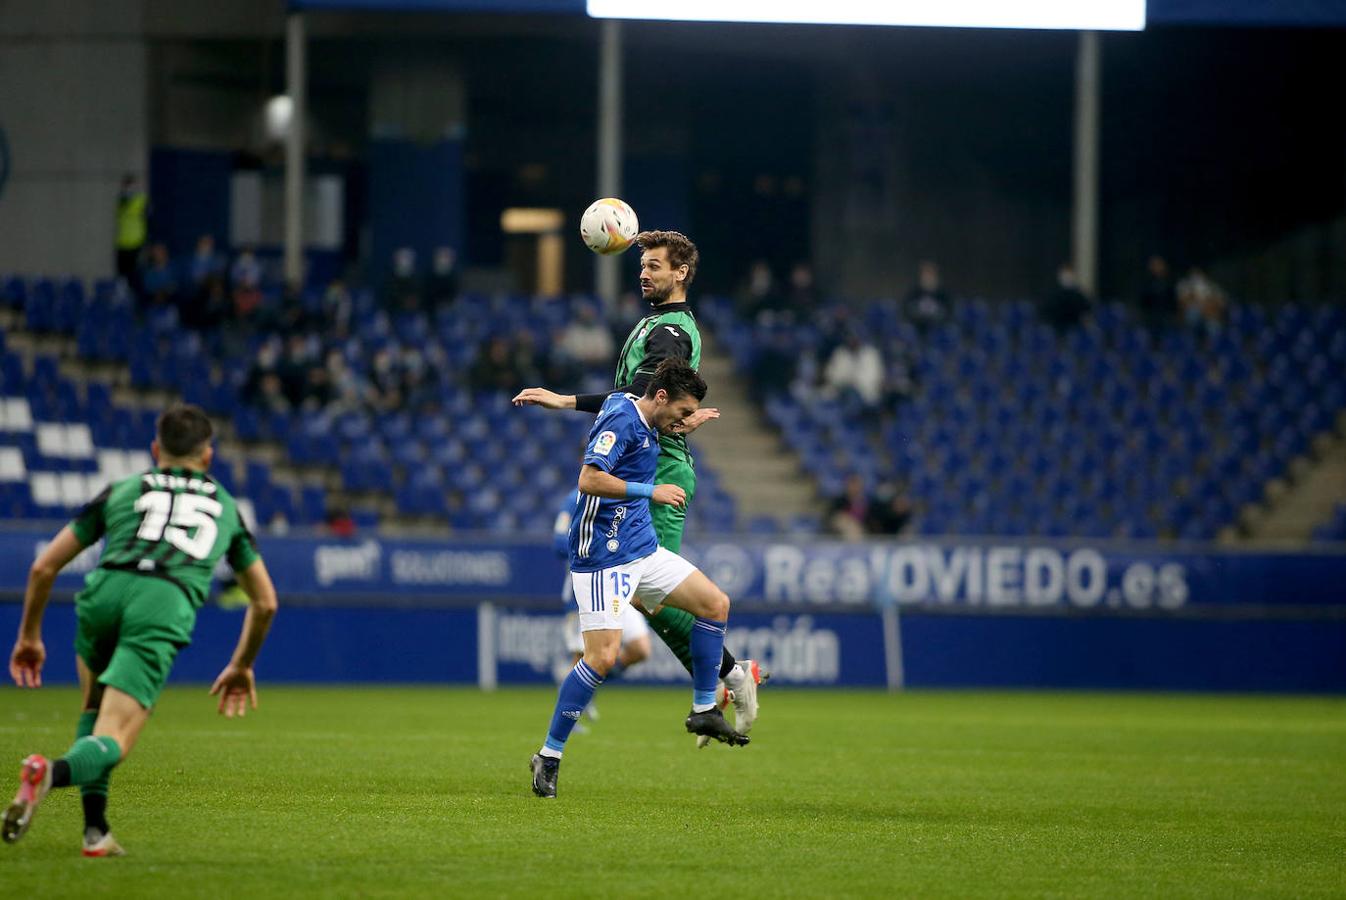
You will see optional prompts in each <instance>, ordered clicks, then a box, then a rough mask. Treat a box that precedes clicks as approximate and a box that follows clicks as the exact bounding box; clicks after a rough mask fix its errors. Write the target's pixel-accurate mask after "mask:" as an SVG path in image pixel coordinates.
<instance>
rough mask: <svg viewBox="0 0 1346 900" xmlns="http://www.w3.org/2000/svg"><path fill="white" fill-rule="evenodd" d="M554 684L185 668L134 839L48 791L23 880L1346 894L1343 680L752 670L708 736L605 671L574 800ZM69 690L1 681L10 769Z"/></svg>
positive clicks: (126, 890) (574, 761)
mask: <svg viewBox="0 0 1346 900" xmlns="http://www.w3.org/2000/svg"><path fill="white" fill-rule="evenodd" d="M553 697H554V693H553V691H552V690H550V689H542V688H538V689H511V690H501V691H499V692H497V693H494V694H483V693H479V692H478V691H476V690H470V689H437V688H394V689H375V688H331V689H310V688H295V687H275V686H270V685H266V684H263V686H262V694H261V703H262V706H261V709H260V710H258V712H257V713H256V714H250V715H249V716H248V717H247V718H246V719H245V720H243V721H226V720H224V719H222V718H218V717H217V716H216V715H215V714H214V707H213V705H212V703H211V701H210V700H209V698H207V697H206V696H205V691H204V688H201V687H194V686H186V687H176V688H173V689H171V690H169V691H168V692H167V693H166V694H165V696H164V698H163V702H162V704H161V705H160V707H159V709H158V711H157V712H156V713H155V716H154V718H153V720H152V721H151V722H150V724H149V727H148V728H147V729H146V732H145V734H144V736H143V738H142V742H141V745H140V746H139V747H138V748H137V749H136V751H135V753H134V754H133V755H132V756H131V758H130V760H129V761H128V762H127V763H125V764H124V765H123V766H122V767H121V768H120V769H118V770H117V771H116V772H115V773H114V775H113V779H112V800H111V804H110V807H109V818H110V820H111V822H112V824H113V831H114V833H115V834H116V835H117V836H118V838H119V839H120V840H121V842H122V843H123V844H124V845H125V846H126V848H127V850H128V852H129V855H128V856H126V857H124V858H122V859H115V860H85V859H82V858H81V857H80V856H79V834H80V827H81V826H80V817H79V799H78V795H77V794H75V793H74V792H73V791H63V792H58V793H57V794H55V795H53V796H52V797H50V798H49V799H48V801H47V802H46V803H45V804H44V806H43V808H42V809H41V810H40V812H39V814H38V817H37V819H36V820H35V823H34V825H33V828H32V830H31V831H30V832H29V834H28V835H27V837H26V838H25V839H24V840H23V841H22V842H21V843H19V844H18V845H15V846H0V885H4V888H3V891H4V893H5V895H7V896H16V897H17V896H24V897H84V896H116V897H147V896H163V897H183V896H232V897H249V898H253V897H286V898H297V897H320V896H321V897H329V896H342V897H347V896H351V897H405V896H427V897H428V896H446V895H447V896H531V897H540V896H545V897H556V896H560V897H564V896H586V897H588V896H601V897H609V896H692V895H699V896H709V895H716V896H737V897H788V896H820V897H821V896H827V897H835V896H918V897H934V896H948V897H979V896H980V897H1005V896H1033V897H1046V896H1056V897H1078V896H1096V897H1118V896H1143V897H1185V896H1192V897H1196V896H1205V897H1243V896H1282V897H1307V896H1332V895H1336V896H1346V699H1342V698H1284V697H1211V696H1181V695H1179V696H1172V695H1131V694H1120V695H1117V694H1041V693H971V692H969V693H943V692H911V693H906V694H897V695H887V694H881V693H862V692H845V693H843V692H822V691H785V690H772V689H770V688H766V689H764V691H763V706H762V709H763V713H762V718H761V720H760V721H759V724H758V727H757V729H756V730H755V731H754V733H753V738H754V741H753V744H752V746H750V747H747V748H744V749H730V748H727V747H720V746H715V747H712V748H709V749H707V750H704V751H699V752H698V751H697V750H695V748H694V746H693V739H692V738H691V737H690V736H687V735H685V734H683V733H682V718H683V716H684V714H685V712H686V706H687V692H686V691H681V690H679V691H673V690H643V689H636V688H621V687H613V688H609V689H605V690H604V691H601V692H600V694H599V706H600V710H601V712H602V719H601V720H600V721H599V722H598V723H597V725H596V727H595V728H594V730H593V733H591V734H588V735H583V736H576V737H575V738H573V739H572V741H571V744H570V749H569V751H568V752H567V754H566V758H565V763H564V764H563V766H562V769H561V781H560V794H561V796H560V798H559V799H558V800H555V801H542V800H538V799H536V798H534V797H533V796H532V795H531V794H530V792H529V788H528V772H527V769H526V763H527V760H528V757H529V756H530V754H531V753H532V752H533V751H534V750H535V749H536V748H537V746H538V744H539V742H540V741H541V738H542V735H543V731H544V730H545V725H546V722H547V719H548V717H549V715H550V712H551V706H552V701H553ZM76 705H77V698H76V695H75V693H74V692H73V691H72V690H70V689H68V688H66V689H50V688H46V689H43V690H41V691H28V692H21V691H19V690H16V689H13V688H6V689H0V761H3V762H4V764H5V765H6V766H10V767H11V769H10V770H7V771H6V772H5V774H4V777H5V779H6V781H5V782H3V785H4V790H5V791H6V799H7V797H8V792H9V791H10V790H11V787H10V785H11V784H12V783H13V782H11V781H10V780H9V779H10V778H11V777H13V776H12V775H11V774H9V773H10V772H11V771H12V773H13V775H17V770H18V765H17V763H18V761H19V760H20V758H21V757H22V756H23V755H25V754H26V753H28V752H31V751H34V750H37V751H42V752H45V753H48V754H59V753H60V752H61V751H63V750H64V748H65V747H66V746H67V745H68V744H69V742H70V737H71V734H72V732H73V729H74V724H75V715H74V708H75V706H76Z"/></svg>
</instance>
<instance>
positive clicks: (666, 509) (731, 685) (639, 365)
mask: <svg viewBox="0 0 1346 900" xmlns="http://www.w3.org/2000/svg"><path fill="white" fill-rule="evenodd" d="M636 244H637V245H638V246H639V247H640V250H641V256H640V292H641V294H642V296H644V298H645V299H646V300H647V301H648V302H649V303H650V305H651V307H652V312H651V313H650V314H649V315H647V316H645V317H644V318H643V319H641V320H640V321H639V322H637V323H636V325H635V327H634V328H632V329H631V333H630V335H628V336H627V338H626V343H625V344H624V345H623V346H622V352H621V356H620V357H619V358H618V360H617V374H616V378H615V379H614V381H613V387H614V389H615V390H616V391H617V392H619V393H631V394H635V395H636V396H641V395H643V394H644V393H645V388H646V386H647V385H648V384H649V381H650V378H651V377H652V376H653V374H654V372H655V369H656V368H658V366H659V364H660V363H661V362H663V361H664V360H666V359H678V360H683V361H684V362H686V363H687V364H688V365H689V366H691V368H692V369H693V370H695V369H698V368H700V366H701V332H700V330H699V329H698V328H697V324H696V317H695V316H694V315H692V310H691V307H690V306H689V305H688V303H687V288H688V286H690V285H691V283H692V279H693V278H695V277H696V265H697V262H698V261H699V260H700V253H699V252H698V251H697V249H696V245H695V244H693V243H692V242H691V241H690V240H688V238H687V237H686V236H685V235H682V234H680V233H678V232H676V231H642V232H641V233H640V234H638V235H636ZM607 398H608V395H607V394H579V395H576V394H558V393H556V392H554V391H550V390H547V389H546V388H528V389H526V390H523V391H520V392H519V394H518V395H517V396H516V397H515V398H514V404H515V405H516V406H523V405H536V406H541V407H544V408H546V409H575V410H579V411H581V412H590V413H596V412H598V411H599V410H600V408H602V406H603V404H604V403H605V402H606V401H607ZM719 415H720V414H719V411H718V410H716V409H711V408H706V409H698V410H697V411H696V412H695V413H694V414H692V415H691V416H689V417H688V418H687V420H686V421H684V422H682V423H680V424H679V425H678V426H677V428H676V429H675V430H673V431H670V432H669V433H666V434H663V435H661V436H660V438H659V467H658V472H657V473H656V478H655V480H656V481H658V482H660V483H662V484H676V485H678V486H679V487H681V488H682V489H683V491H684V492H685V493H686V495H687V503H690V502H691V500H692V497H693V496H694V495H695V494H696V468H695V465H694V462H693V459H692V452H691V450H690V449H689V448H688V446H687V435H689V434H691V433H692V432H693V431H695V430H696V429H697V428H699V427H700V426H701V425H703V424H705V423H706V422H708V421H710V420H711V419H715V418H718V417H719ZM650 516H651V518H652V520H653V522H654V530H655V534H656V535H657V536H658V539H659V546H661V547H663V548H665V549H667V550H671V551H673V552H674V553H678V552H680V551H681V550H682V532H683V527H684V526H685V525H686V522H687V508H686V504H682V505H677V506H674V505H671V504H663V505H656V506H654V507H652V508H651V510H650ZM646 618H647V619H649V621H650V624H651V626H652V627H653V630H654V632H655V634H657V635H659V638H660V639H661V640H662V641H663V642H664V643H665V644H667V645H668V648H669V649H670V650H672V651H673V655H674V656H676V657H677V658H678V660H679V661H680V662H681V663H682V665H683V667H684V668H685V669H687V671H688V672H691V671H692V657H691V636H692V623H693V621H694V617H693V616H691V615H689V614H687V613H686V612H683V611H682V610H680V609H674V608H673V607H664V609H663V610H661V611H659V612H658V613H656V614H655V615H653V616H650V615H648V614H646ZM766 677H769V676H767V675H766V674H764V673H763V672H762V670H761V667H760V666H759V665H758V664H757V663H756V662H755V661H753V660H750V659H745V660H742V661H741V662H736V661H735V659H734V656H733V654H731V653H730V652H729V651H728V650H727V649H726V650H725V651H724V658H723V659H722V660H721V663H720V678H721V679H723V681H724V687H723V689H722V692H721V694H720V701H721V705H722V706H723V705H724V704H725V703H728V702H731V701H732V702H733V704H734V724H735V727H737V728H738V730H739V731H741V732H742V733H744V734H747V733H748V732H749V731H751V730H752V726H753V722H754V721H756V719H757V712H758V703H757V686H758V685H759V684H760V683H761V682H762V681H763V680H764V679H765V678H766ZM708 742H709V741H708V740H706V739H701V738H698V740H697V746H700V747H704V746H706V744H707V743H708Z"/></svg>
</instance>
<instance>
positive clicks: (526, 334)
mask: <svg viewBox="0 0 1346 900" xmlns="http://www.w3.org/2000/svg"><path fill="white" fill-rule="evenodd" d="M510 355H511V356H512V357H513V360H514V372H515V373H516V374H517V375H518V376H519V380H520V381H521V382H522V383H525V384H527V383H531V382H535V381H545V380H546V378H545V376H546V374H548V373H549V371H550V365H549V361H548V359H547V355H546V354H545V353H543V352H542V350H541V349H540V348H539V347H538V345H537V339H536V338H535V337H533V333H532V332H531V331H521V332H519V333H518V334H517V335H516V336H515V338H514V344H513V347H512V348H511V351H510Z"/></svg>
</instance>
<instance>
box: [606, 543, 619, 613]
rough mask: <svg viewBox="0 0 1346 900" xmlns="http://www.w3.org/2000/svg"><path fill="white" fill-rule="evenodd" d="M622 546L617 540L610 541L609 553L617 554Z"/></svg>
mask: <svg viewBox="0 0 1346 900" xmlns="http://www.w3.org/2000/svg"><path fill="white" fill-rule="evenodd" d="M620 546H621V543H620V542H619V541H616V540H611V541H608V552H609V553H616V552H617V548H618V547H620ZM614 611H615V610H614Z"/></svg>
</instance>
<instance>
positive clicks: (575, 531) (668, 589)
mask: <svg viewBox="0 0 1346 900" xmlns="http://www.w3.org/2000/svg"><path fill="white" fill-rule="evenodd" d="M705 396H706V383H705V382H704V381H702V380H701V376H699V375H697V374H696V371H695V370H693V369H692V368H691V367H690V366H688V365H687V363H685V362H683V361H682V360H677V359H667V360H664V362H662V363H660V365H659V368H658V370H657V371H655V373H654V377H653V378H651V379H650V382H649V384H648V385H647V386H646V388H645V395H644V396H643V397H637V396H635V395H634V394H622V393H616V394H612V395H611V396H609V397H608V399H607V401H606V402H605V403H604V404H603V409H602V411H601V412H600V413H599V415H598V419H597V420H596V421H595V422H594V427H593V430H592V431H590V432H589V446H588V450H587V451H586V452H585V454H584V466H583V468H582V469H581V470H580V478H579V494H580V496H579V501H580V502H579V504H578V506H577V509H576V515H575V516H574V519H573V520H572V522H571V523H570V583H571V587H572V589H573V590H574V592H575V602H576V603H577V604H578V606H579V611H580V630H581V632H583V635H584V658H583V659H581V660H580V661H579V662H578V663H576V664H575V668H574V669H572V670H571V671H570V674H569V675H567V676H566V679H565V681H564V682H563V683H562V684H561V689H560V691H559V692H558V695H557V698H556V709H555V712H554V713H553V715H552V720H551V726H550V728H548V730H547V738H546V741H545V742H544V743H543V745H542V748H541V749H540V750H538V752H537V753H535V754H534V755H533V758H532V760H531V761H530V767H531V769H532V772H533V793H535V794H537V795H538V796H539V797H555V796H556V781H557V778H558V776H559V775H560V770H561V754H562V752H563V751H564V749H565V743H566V739H567V738H569V737H570V732H571V731H572V730H573V729H574V727H575V722H576V721H578V720H579V717H580V715H581V713H582V712H583V711H584V707H585V706H587V705H588V704H589V701H590V700H591V699H593V696H594V692H595V691H596V690H597V689H598V686H599V685H600V684H602V683H603V679H604V677H606V675H607V674H608V672H609V671H610V670H611V669H612V666H613V664H614V663H615V662H616V661H617V653H618V650H619V649H620V647H621V640H622V630H621V613H622V610H623V609H624V608H625V607H626V606H627V605H629V604H631V603H639V604H640V605H641V606H643V607H644V608H645V609H646V610H647V611H649V612H654V611H655V610H656V609H657V608H658V607H659V606H661V605H663V604H667V605H669V606H672V607H675V608H677V609H681V610H685V611H687V612H689V613H691V614H692V615H693V616H695V617H696V621H695V623H694V626H693V628H692V637H691V656H692V711H691V712H690V713H689V714H688V716H687V720H686V722H685V723H684V724H685V726H686V728H687V730H688V731H689V732H691V733H692V734H697V735H706V736H708V737H713V738H715V739H716V740H718V741H721V742H723V743H726V744H730V745H731V746H738V745H743V744H746V743H748V738H747V737H746V736H744V735H742V734H740V733H738V732H737V731H735V730H734V729H733V728H731V727H730V725H729V723H728V722H727V721H725V718H724V715H723V714H722V713H721V712H720V710H719V708H718V707H717V706H716V704H715V688H716V685H717V683H718V681H719V677H720V659H721V654H722V652H723V649H724V632H725V627H726V625H727V623H728V619H729V598H728V597H727V596H725V593H724V591H722V590H720V589H719V588H718V587H716V586H715V584H714V582H712V581H711V580H710V579H709V578H707V577H706V576H705V574H704V573H702V572H701V571H700V570H699V569H697V568H696V567H695V566H693V565H692V564H691V563H689V562H688V561H687V560H685V559H683V558H682V557H681V556H678V555H677V554H676V553H674V552H672V551H671V550H667V549H665V548H663V547H660V546H659V541H658V539H657V537H656V536H655V532H654V524H653V522H652V521H651V519H650V504H651V503H658V504H664V505H668V506H684V505H686V503H687V494H686V492H685V491H684V490H683V489H682V488H681V487H679V486H677V485H675V484H660V485H656V484H654V483H653V481H654V473H655V469H656V467H657V464H658V459H659V436H660V435H661V434H670V433H672V432H673V429H674V427H675V426H676V425H677V424H678V423H679V422H681V421H683V420H684V419H686V418H687V417H688V416H690V415H691V414H692V413H694V412H696V410H697V409H698V408H699V406H700V404H701V400H702V399H704V398H705Z"/></svg>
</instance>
